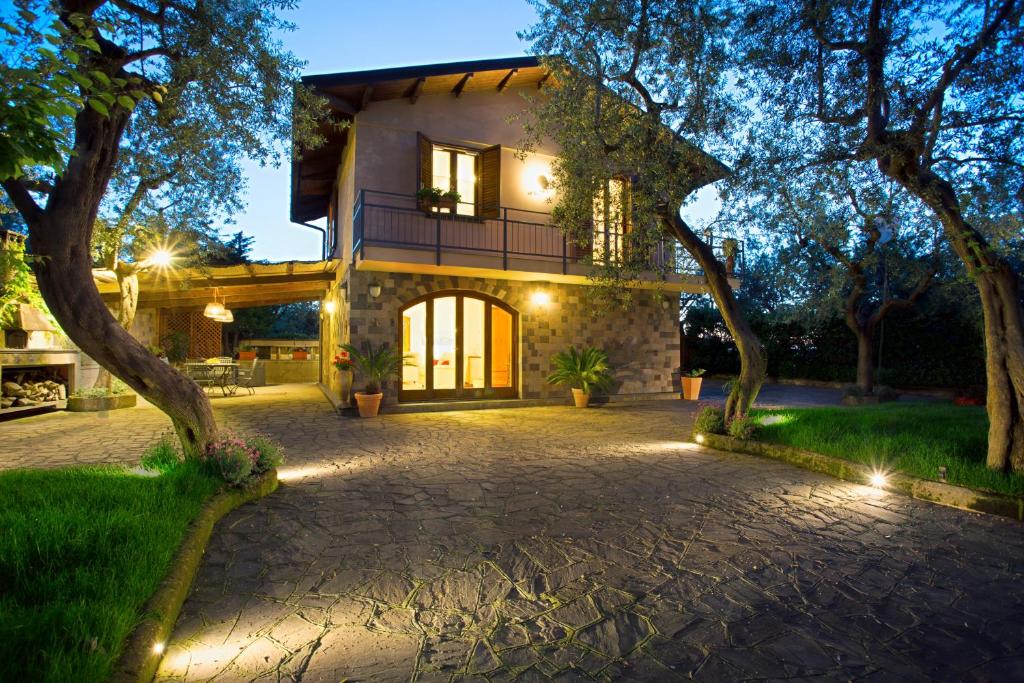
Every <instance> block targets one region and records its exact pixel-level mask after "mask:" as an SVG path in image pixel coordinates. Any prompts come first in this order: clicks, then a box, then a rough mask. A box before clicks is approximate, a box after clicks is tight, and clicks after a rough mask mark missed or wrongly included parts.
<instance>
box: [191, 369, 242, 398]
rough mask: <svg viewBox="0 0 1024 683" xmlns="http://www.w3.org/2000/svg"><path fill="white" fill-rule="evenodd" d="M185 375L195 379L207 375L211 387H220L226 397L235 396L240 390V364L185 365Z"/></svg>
mask: <svg viewBox="0 0 1024 683" xmlns="http://www.w3.org/2000/svg"><path fill="white" fill-rule="evenodd" d="M185 373H186V374H187V375H188V376H189V377H191V378H193V379H197V376H204V375H205V376H206V377H208V378H209V380H210V386H218V387H220V390H221V393H223V394H224V395H225V396H228V395H231V396H234V395H235V391H236V390H237V389H238V363H208V362H205V361H204V362H199V363H197V362H192V363H185Z"/></svg>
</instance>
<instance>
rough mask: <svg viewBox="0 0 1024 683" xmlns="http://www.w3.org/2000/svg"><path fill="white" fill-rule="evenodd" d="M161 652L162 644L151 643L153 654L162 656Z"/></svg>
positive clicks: (162, 649)
mask: <svg viewBox="0 0 1024 683" xmlns="http://www.w3.org/2000/svg"><path fill="white" fill-rule="evenodd" d="M163 651H164V644H163V643H153V652H155V653H157V654H158V655H159V654H163Z"/></svg>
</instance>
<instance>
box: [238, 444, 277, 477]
mask: <svg viewBox="0 0 1024 683" xmlns="http://www.w3.org/2000/svg"><path fill="white" fill-rule="evenodd" d="M246 443H248V444H249V447H250V448H253V449H255V450H256V452H257V453H258V454H259V455H258V456H257V458H256V462H255V463H254V464H253V468H252V471H253V473H254V474H263V473H264V472H266V471H267V470H271V469H273V468H275V467H279V466H280V465H281V463H283V462H284V451H283V450H282V448H281V446H280V445H278V444H277V443H275V442H274V441H271V440H270V439H269V438H267V437H265V436H253V437H250V438H249V439H248V440H247V441H246Z"/></svg>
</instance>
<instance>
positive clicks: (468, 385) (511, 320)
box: [399, 292, 518, 401]
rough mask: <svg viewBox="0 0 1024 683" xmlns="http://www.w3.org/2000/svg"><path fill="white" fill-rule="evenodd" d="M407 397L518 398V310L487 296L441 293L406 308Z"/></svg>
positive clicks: (404, 369) (403, 391)
mask: <svg viewBox="0 0 1024 683" xmlns="http://www.w3.org/2000/svg"><path fill="white" fill-rule="evenodd" d="M401 318H402V320H401V330H402V353H403V354H404V356H405V361H404V365H403V367H402V388H401V390H400V391H399V399H400V400H402V401H422V400H427V399H472V398H514V397H515V395H516V379H517V377H516V372H517V367H516V366H517V359H518V355H517V350H516V335H517V330H516V323H517V319H516V314H515V311H513V310H512V309H511V308H509V307H508V306H506V305H505V304H503V303H502V302H500V301H498V300H497V299H494V298H492V297H488V296H486V295H483V294H476V293H470V292H438V293H436V294H431V295H429V296H426V297H422V298H420V299H416V300H415V301H412V302H410V303H408V304H406V306H405V307H404V308H402V311H401Z"/></svg>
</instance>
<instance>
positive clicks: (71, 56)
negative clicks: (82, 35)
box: [64, 50, 82, 65]
mask: <svg viewBox="0 0 1024 683" xmlns="http://www.w3.org/2000/svg"><path fill="white" fill-rule="evenodd" d="M64 59H66V60H67V61H68V63H69V64H75V65H77V64H78V62H80V61H81V60H82V58H81V57H79V56H78V53H77V52H75V51H74V50H64Z"/></svg>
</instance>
